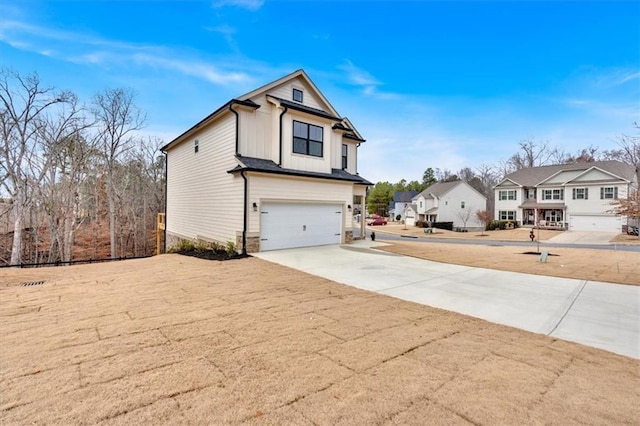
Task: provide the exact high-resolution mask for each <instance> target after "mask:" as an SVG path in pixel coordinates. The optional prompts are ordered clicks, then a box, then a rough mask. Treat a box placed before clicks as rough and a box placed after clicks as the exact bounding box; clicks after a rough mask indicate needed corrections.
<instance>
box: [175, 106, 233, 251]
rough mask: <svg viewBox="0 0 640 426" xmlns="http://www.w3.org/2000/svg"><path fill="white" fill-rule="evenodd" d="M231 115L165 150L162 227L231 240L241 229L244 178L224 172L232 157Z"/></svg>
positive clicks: (190, 235) (191, 235) (183, 233)
mask: <svg viewBox="0 0 640 426" xmlns="http://www.w3.org/2000/svg"><path fill="white" fill-rule="evenodd" d="M234 133H235V117H234V116H233V114H231V113H229V114H228V115H225V116H224V117H223V118H221V119H220V120H218V121H217V122H216V123H215V126H209V127H207V128H205V129H204V130H203V131H202V132H200V133H198V135H197V137H195V138H193V139H198V146H199V151H198V153H197V154H195V153H194V152H193V151H194V148H193V146H194V145H193V142H192V141H186V142H185V143H182V144H180V145H178V146H176V147H175V148H173V149H171V150H170V151H169V152H168V156H167V175H168V183H167V218H166V220H167V232H169V233H172V234H176V235H179V236H182V237H184V238H203V239H210V240H215V241H219V242H226V241H234V242H235V241H236V231H238V230H242V211H243V206H244V205H243V199H242V194H243V183H242V179H241V178H239V177H234V176H233V175H230V174H228V173H227V170H231V169H233V168H234V167H235V166H236V164H237V162H236V160H235V159H234V151H235V137H234Z"/></svg>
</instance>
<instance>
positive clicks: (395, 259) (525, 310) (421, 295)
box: [254, 241, 640, 359]
mask: <svg viewBox="0 0 640 426" xmlns="http://www.w3.org/2000/svg"><path fill="white" fill-rule="evenodd" d="M378 245H383V244H382V243H374V242H371V241H358V242H355V243H354V244H351V245H345V246H337V245H334V246H322V247H309V248H303V249H292V250H280V251H272V252H264V253H258V254H254V256H256V257H259V258H262V259H264V260H268V261H271V262H274V263H278V264H281V265H285V266H288V267H291V268H294V269H298V270H301V271H304V272H307V273H310V274H313V275H317V276H321V277H324V278H327V279H330V280H333V281H336V282H340V283H343V284H347V285H351V286H354V287H357V288H361V289H365V290H370V291H374V292H378V293H381V294H386V295H389V296H393V297H397V298H399V299H403V300H409V301H412V302H417V303H421V304H425V305H429V306H433V307H437V308H442V309H446V310H450V311H454V312H459V313H462V314H466V315H471V316H474V317H477V318H482V319H485V320H488V321H492V322H495V323H499V324H504V325H509V326H512V327H516V328H520V329H523V330H527V331H532V332H535V333H541V334H545V335H548V336H553V337H557V338H560V339H565V340H569V341H573V342H577V343H581V344H584V345H589V346H592V347H596V348H600V349H605V350H609V351H611V352H615V353H618V354H622V355H626V356H630V357H633V358H636V359H640V287H636V286H626V285H618V284H610V283H601V282H592V281H582V280H574V279H566V278H554V277H548V276H540V275H529V274H521V273H515V272H503V271H495V270H489V269H481V268H472V267H466V266H458V265H450V264H444V263H437V262H431V261H427V260H421V259H415V258H411V257H406V256H401V255H395V254H390V253H386V252H381V251H377V250H373V249H372V247H375V246H378Z"/></svg>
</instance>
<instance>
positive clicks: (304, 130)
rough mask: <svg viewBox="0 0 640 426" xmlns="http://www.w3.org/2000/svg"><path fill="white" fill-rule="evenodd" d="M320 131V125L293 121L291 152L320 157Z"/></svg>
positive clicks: (321, 131)
mask: <svg viewBox="0 0 640 426" xmlns="http://www.w3.org/2000/svg"><path fill="white" fill-rule="evenodd" d="M322 133H323V129H322V127H320V126H314V125H313V124H307V123H303V122H301V121H295V120H294V121H293V152H295V153H296V154H305V155H312V156H314V157H322Z"/></svg>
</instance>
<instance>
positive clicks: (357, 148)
mask: <svg viewBox="0 0 640 426" xmlns="http://www.w3.org/2000/svg"><path fill="white" fill-rule="evenodd" d="M361 144H362V142H358V145H356V175H357V174H358V150H359V149H360V145H361Z"/></svg>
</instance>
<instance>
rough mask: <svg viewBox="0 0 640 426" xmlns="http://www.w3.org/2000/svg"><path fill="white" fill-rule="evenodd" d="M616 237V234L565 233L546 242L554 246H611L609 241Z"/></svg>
mask: <svg viewBox="0 0 640 426" xmlns="http://www.w3.org/2000/svg"><path fill="white" fill-rule="evenodd" d="M616 235H618V233H616V232H592V231H565V232H562V233H560V234H559V235H556V236H555V237H553V238H550V239H548V240H547V241H546V242H547V243H554V244H596V245H600V244H611V240H612V239H613V238H614V237H615V236H616Z"/></svg>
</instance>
